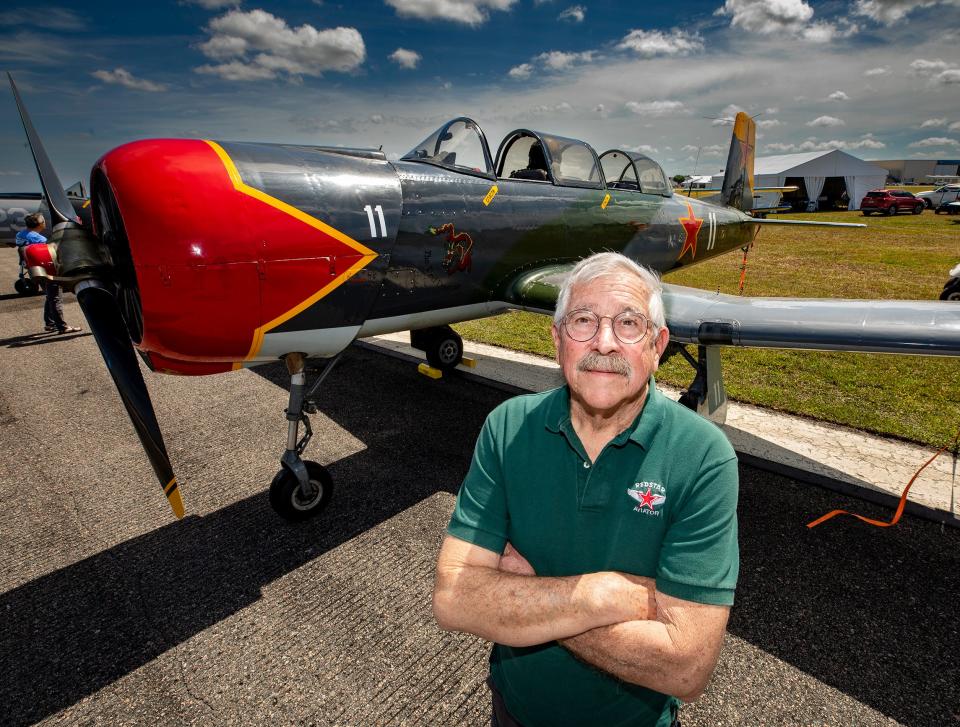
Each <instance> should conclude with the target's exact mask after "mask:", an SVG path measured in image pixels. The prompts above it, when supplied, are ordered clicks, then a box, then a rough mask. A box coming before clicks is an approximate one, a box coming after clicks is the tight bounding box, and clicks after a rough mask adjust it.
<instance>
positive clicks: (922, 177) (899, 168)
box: [871, 159, 960, 184]
mask: <svg viewBox="0 0 960 727" xmlns="http://www.w3.org/2000/svg"><path fill="white" fill-rule="evenodd" d="M871 163H872V164H876V165H877V166H878V167H882V168H883V169H886V170H887V173H888V174H889V176H890V179H891V180H892V181H893V182H894V183H896V184H936V183H937V178H938V177H940V178H941V180H942V178H943V177H958V176H960V159H881V160H878V161H875V162H871Z"/></svg>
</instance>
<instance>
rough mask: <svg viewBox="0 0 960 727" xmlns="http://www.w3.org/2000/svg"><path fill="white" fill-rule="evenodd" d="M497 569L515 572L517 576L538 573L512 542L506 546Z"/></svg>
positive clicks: (504, 571)
mask: <svg viewBox="0 0 960 727" xmlns="http://www.w3.org/2000/svg"><path fill="white" fill-rule="evenodd" d="M497 570H499V571H501V572H503V573H513V574H514V575H515V576H535V575H537V572H536V571H535V570H534V569H533V566H532V565H530V562H529V561H528V560H527V559H526V558H524V557H523V556H522V555H520V551H519V550H517V549H516V548H514V547H513V544H512V543H507V547H506V548H504V550H503V555H501V556H500V563H499V564H498V565H497Z"/></svg>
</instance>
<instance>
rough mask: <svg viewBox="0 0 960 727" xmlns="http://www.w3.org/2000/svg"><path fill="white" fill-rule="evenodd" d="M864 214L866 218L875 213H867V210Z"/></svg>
mask: <svg viewBox="0 0 960 727" xmlns="http://www.w3.org/2000/svg"><path fill="white" fill-rule="evenodd" d="M862 214H863V216H864V217H869V216H870V215H872V214H873V211H870V212H867V210H863V211H862Z"/></svg>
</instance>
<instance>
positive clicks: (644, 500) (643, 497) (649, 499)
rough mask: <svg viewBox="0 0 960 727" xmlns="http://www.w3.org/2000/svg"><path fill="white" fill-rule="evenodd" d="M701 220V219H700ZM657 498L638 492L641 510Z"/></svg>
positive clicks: (650, 506)
mask: <svg viewBox="0 0 960 727" xmlns="http://www.w3.org/2000/svg"><path fill="white" fill-rule="evenodd" d="M701 222H702V220H701ZM656 499H657V496H656V495H654V494H653V491H652V490H651V489H650V488H649V487H648V488H647V491H646V492H641V493H640V499H639V500H638V502H639V503H640V505H639V507H640V509H641V510H642V509H643V508H644V507H649V508H650V509H651V510H653V505H654V501H655V500H656Z"/></svg>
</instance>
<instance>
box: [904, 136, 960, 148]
mask: <svg viewBox="0 0 960 727" xmlns="http://www.w3.org/2000/svg"><path fill="white" fill-rule="evenodd" d="M907 146H909V147H916V146H960V141H957V140H956V139H950V138H947V137H945V136H931V137H928V138H926V139H921V140H920V141H913V142H910V143H909V144H907Z"/></svg>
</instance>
